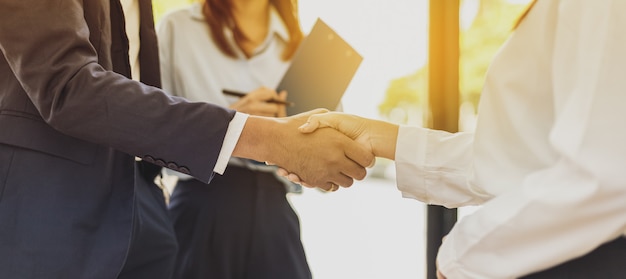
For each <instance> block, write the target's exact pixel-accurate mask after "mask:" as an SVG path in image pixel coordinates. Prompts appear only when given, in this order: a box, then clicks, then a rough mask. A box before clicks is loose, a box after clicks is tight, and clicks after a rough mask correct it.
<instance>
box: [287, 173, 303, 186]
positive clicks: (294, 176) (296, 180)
mask: <svg viewBox="0 0 626 279" xmlns="http://www.w3.org/2000/svg"><path fill="white" fill-rule="evenodd" d="M287 179H289V181H291V182H293V183H298V184H302V181H301V180H300V177H299V176H298V175H297V174H295V173H290V174H288V175H287Z"/></svg>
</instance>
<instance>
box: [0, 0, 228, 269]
mask: <svg viewBox="0 0 626 279" xmlns="http://www.w3.org/2000/svg"><path fill="white" fill-rule="evenodd" d="M117 1H118V0H111V3H110V1H109V0H89V1H83V0H46V1H41V0H1V1H0V50H1V52H2V56H0V278H71V279H74V278H90V279H93V278H115V277H116V275H117V273H118V272H119V271H120V269H121V267H122V265H123V262H124V258H125V255H126V253H127V250H128V245H129V242H130V238H131V224H132V209H133V202H134V191H133V187H134V184H135V181H134V175H133V173H134V156H139V157H142V158H143V159H144V160H145V161H149V162H154V163H155V164H157V165H160V166H166V167H169V168H172V169H176V170H178V171H181V172H187V173H189V174H191V175H193V176H195V177H197V178H198V179H200V180H203V181H209V180H210V178H211V176H212V174H213V173H212V169H213V167H214V165H215V161H216V158H217V155H218V153H219V150H220V148H221V144H222V141H223V138H224V135H225V132H226V129H227V126H228V122H229V121H230V120H231V119H232V117H233V115H234V112H233V111H230V110H226V109H222V108H219V107H216V106H213V105H211V104H206V103H189V102H187V101H185V100H183V99H180V98H171V97H167V96H166V95H165V94H164V93H163V92H162V91H161V90H160V89H158V88H156V87H152V86H148V85H145V84H142V83H139V82H135V81H132V80H129V79H127V78H125V77H124V76H123V75H120V74H117V73H115V72H113V70H114V69H115V70H117V71H118V72H120V73H122V74H128V72H129V68H130V67H129V66H128V65H129V64H128V58H127V51H128V50H127V42H126V36H125V33H124V26H123V24H121V23H122V20H123V16H122V14H121V9H120V8H119V3H117ZM140 3H141V4H140V5H141V9H142V17H141V34H140V36H141V40H142V44H141V50H140V58H141V72H142V77H141V79H142V81H144V82H145V83H147V84H151V85H155V86H158V85H159V72H158V59H157V50H156V43H155V35H154V30H153V23H152V16H151V14H150V13H151V10H150V0H140ZM112 22H113V24H112Z"/></svg>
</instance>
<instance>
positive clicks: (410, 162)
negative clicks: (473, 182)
mask: <svg viewBox="0 0 626 279" xmlns="http://www.w3.org/2000/svg"><path fill="white" fill-rule="evenodd" d="M473 139H474V137H473V134H471V133H455V134H452V133H448V132H444V131H437V130H431V129H426V128H421V127H409V126H400V129H399V130H398V141H397V144H396V146H397V147H396V154H395V155H396V160H395V162H396V181H397V186H398V189H399V190H400V191H401V192H402V196H403V197H405V198H413V199H417V200H420V201H422V202H425V203H428V204H438V205H444V206H446V207H449V208H453V207H459V206H464V205H476V204H480V203H482V202H484V200H485V199H488V198H490V196H489V195H486V194H484V193H481V192H480V191H477V190H475V189H473V187H471V186H470V184H469V183H468V176H469V175H470V171H471V162H472V143H473Z"/></svg>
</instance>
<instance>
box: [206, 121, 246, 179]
mask: <svg viewBox="0 0 626 279" xmlns="http://www.w3.org/2000/svg"><path fill="white" fill-rule="evenodd" d="M248 116H250V115H248V114H245V113H240V112H237V113H235V117H233V119H232V120H231V121H230V123H229V124H228V130H226V136H225V137H224V143H223V144H222V149H221V150H220V155H219V156H218V157H217V162H216V163H215V167H214V168H213V172H215V173H218V174H224V171H225V170H226V166H227V165H228V161H229V160H230V157H231V155H232V154H233V150H235V146H236V145H237V141H239V137H240V136H241V132H242V131H243V127H244V126H245V125H246V121H247V120H248Z"/></svg>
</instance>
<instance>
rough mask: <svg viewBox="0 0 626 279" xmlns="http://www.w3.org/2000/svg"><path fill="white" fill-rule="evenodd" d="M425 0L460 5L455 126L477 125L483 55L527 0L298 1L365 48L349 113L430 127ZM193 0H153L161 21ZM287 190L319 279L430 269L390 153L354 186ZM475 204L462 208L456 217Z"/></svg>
mask: <svg viewBox="0 0 626 279" xmlns="http://www.w3.org/2000/svg"><path fill="white" fill-rule="evenodd" d="M431 1H449V2H446V3H447V4H450V3H453V4H452V5H453V9H455V11H454V13H455V14H456V13H458V17H459V18H458V19H455V20H454V21H452V22H454V23H455V24H456V22H457V21H458V25H459V26H458V53H459V55H458V77H454V78H455V79H458V80H454V81H451V83H452V84H454V85H455V87H456V84H458V90H457V92H458V105H457V104H455V105H454V107H453V109H457V110H458V111H457V112H455V114H454V115H456V114H458V127H457V128H458V130H465V131H471V130H472V129H473V128H474V123H475V115H476V112H477V110H478V108H477V103H478V100H479V98H480V92H481V88H482V84H483V78H484V74H485V72H486V70H487V67H488V65H489V61H490V60H491V58H492V57H493V55H494V54H495V53H496V52H497V50H498V49H499V47H500V46H501V45H502V43H503V42H504V41H505V40H506V38H507V36H508V35H509V33H510V32H511V30H512V28H513V26H514V23H515V21H516V19H517V18H518V16H519V15H520V13H522V12H523V10H524V8H525V7H526V6H527V5H528V2H529V0H430V1H429V0H387V1H375V0H341V1H337V0H299V1H298V7H299V8H298V10H299V14H300V18H301V25H302V29H303V30H304V31H305V32H308V30H310V29H311V27H312V26H313V24H314V22H315V20H316V19H317V18H318V17H319V18H321V19H323V20H324V21H325V22H326V23H327V24H329V25H330V26H331V27H332V28H333V29H335V31H337V33H339V35H341V36H342V37H343V38H344V39H345V40H346V41H347V42H348V43H350V44H351V45H352V46H353V47H354V48H355V49H356V50H357V51H358V52H359V53H360V54H361V55H362V56H363V62H362V64H361V66H360V68H359V70H358V71H357V73H356V75H355V76H354V78H353V80H352V82H351V84H350V86H349V87H348V89H347V91H346V93H345V95H344V97H343V99H342V103H343V106H344V111H345V112H348V113H352V114H357V115H361V116H365V117H369V118H375V119H382V120H386V121H390V122H394V123H399V124H409V125H420V126H421V125H424V126H429V127H430V124H431V123H430V120H429V119H430V118H431V117H432V109H431V106H432V102H429V96H430V98H432V96H433V94H435V96H436V94H437V92H434V93H433V92H432V88H431V91H430V94H429V84H428V82H429V69H431V68H429V67H428V62H429V61H428V60H429V38H432V35H433V34H429V30H436V29H437V28H436V27H437V26H429V24H432V22H431V21H430V20H429V19H430V17H431V16H432V9H430V7H429V3H430V2H431ZM192 2H193V0H153V4H154V11H155V20H156V22H157V24H158V22H159V19H160V18H161V17H162V16H163V15H164V14H165V13H168V12H170V11H172V10H175V9H179V8H182V7H185V6H188V5H189V4H190V3H192ZM448 6H450V5H448ZM432 27H435V28H432ZM431 32H432V31H431ZM429 35H431V36H430V37H429ZM455 35H456V34H455ZM432 47H433V46H432V44H431V45H430V48H432ZM431 63H435V62H433V61H431ZM453 76H454V75H453ZM455 89H456V88H455ZM442 94H443V93H442ZM455 94H457V93H455ZM455 124H456V123H455ZM289 198H290V201H291V203H292V205H293V207H294V209H295V210H296V212H297V213H298V214H299V216H300V221H301V228H302V241H303V243H304V246H305V250H306V253H307V258H308V261H309V264H310V267H311V270H312V272H313V277H314V278H315V279H335V278H360V279H370V278H371V279H379V278H394V279H404V278H427V275H426V265H427V261H426V258H427V257H426V230H427V225H426V224H427V214H426V213H427V206H426V205H425V204H423V203H420V202H418V201H415V200H409V199H403V198H402V197H401V194H400V192H399V191H398V190H397V189H396V186H395V179H394V166H393V163H392V162H389V161H386V160H381V159H379V160H378V161H377V164H376V166H375V167H374V168H373V169H371V170H370V172H369V174H368V177H367V178H366V179H365V180H363V181H358V182H356V183H355V185H354V186H353V187H351V188H350V189H342V190H340V191H338V192H335V193H331V194H327V193H322V192H320V191H317V190H314V189H305V190H304V193H302V194H291V196H290V197H289ZM474 210H476V208H462V209H459V210H458V218H463V216H466V215H467V214H471V212H473V211H474Z"/></svg>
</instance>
